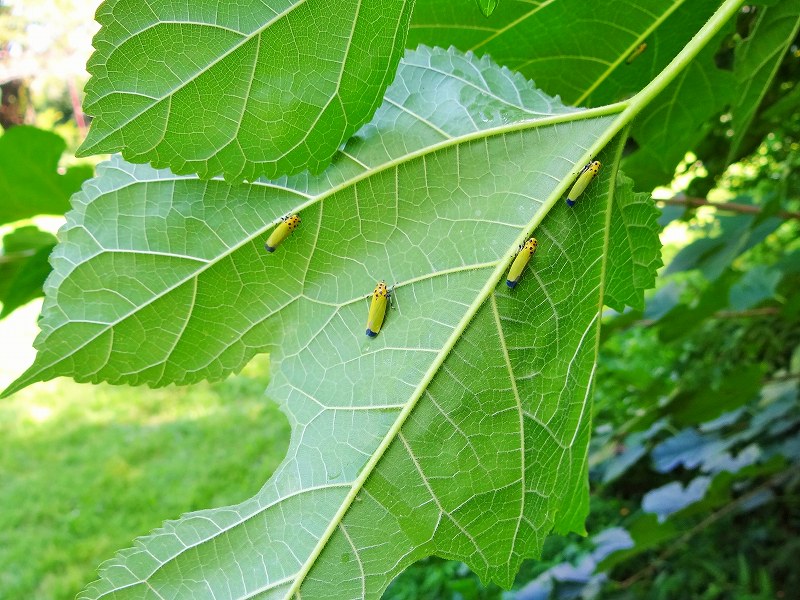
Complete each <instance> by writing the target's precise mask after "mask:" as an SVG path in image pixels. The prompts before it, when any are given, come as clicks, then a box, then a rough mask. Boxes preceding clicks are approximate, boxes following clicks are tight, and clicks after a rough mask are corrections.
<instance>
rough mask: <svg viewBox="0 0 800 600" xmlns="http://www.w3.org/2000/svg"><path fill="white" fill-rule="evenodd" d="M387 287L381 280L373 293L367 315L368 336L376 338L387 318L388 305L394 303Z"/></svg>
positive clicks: (390, 291)
mask: <svg viewBox="0 0 800 600" xmlns="http://www.w3.org/2000/svg"><path fill="white" fill-rule="evenodd" d="M393 290H394V288H392V289H391V290H390V289H389V288H388V287H387V286H386V282H385V281H383V280H381V281H379V282H378V285H376V286H375V291H374V292H372V302H370V305H369V314H368V315H367V335H368V336H369V337H375V336H376V335H378V333H379V332H380V330H381V326H382V325H383V320H384V318H385V317H386V305H387V304H389V305H391V303H392V291H393Z"/></svg>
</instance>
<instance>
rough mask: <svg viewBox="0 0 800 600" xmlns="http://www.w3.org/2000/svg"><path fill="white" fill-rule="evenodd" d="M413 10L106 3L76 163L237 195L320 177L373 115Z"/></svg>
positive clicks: (261, 2) (264, 2)
mask: <svg viewBox="0 0 800 600" xmlns="http://www.w3.org/2000/svg"><path fill="white" fill-rule="evenodd" d="M413 6H414V0H385V1H383V2H364V1H362V0H339V1H337V2H328V1H325V0H242V1H240V2H228V3H219V2H211V1H208V0H203V1H192V2H180V1H178V0H167V1H164V2H158V3H155V4H154V3H151V2H148V1H147V0H106V2H104V3H103V4H102V5H101V6H100V8H99V9H98V12H97V21H98V22H99V23H100V24H101V29H100V31H99V33H98V34H97V35H96V36H95V39H94V42H93V43H94V46H95V49H96V52H95V53H94V55H93V56H92V58H91V59H90V60H89V63H88V65H87V68H88V70H89V73H90V74H91V76H92V77H91V79H90V80H89V83H88V84H87V86H86V102H85V106H84V110H85V111H86V113H87V114H90V115H93V116H94V117H95V119H94V121H93V122H92V127H91V129H90V131H89V135H88V137H87V139H86V141H85V142H84V143H83V145H82V146H81V148H80V153H82V154H83V155H88V154H98V153H104V152H119V151H121V152H122V153H123V155H124V156H125V158H127V159H128V160H131V161H133V162H149V163H151V164H152V165H153V166H155V167H169V168H171V169H172V171H173V172H175V173H198V174H199V175H200V176H202V177H211V176H214V175H217V174H220V173H222V174H224V175H225V176H226V178H228V179H231V180H239V181H240V180H242V179H249V180H253V179H255V178H257V177H259V176H261V175H266V176H268V177H276V176H279V175H284V174H290V173H297V172H300V171H302V170H304V169H307V168H309V169H311V170H312V171H314V172H319V171H320V170H321V169H323V168H324V167H325V166H326V165H327V164H328V163H329V162H330V159H331V157H332V156H333V154H334V153H335V152H336V150H337V148H338V147H339V146H340V145H341V143H342V142H343V141H344V140H346V139H347V138H348V137H349V136H350V135H351V134H352V133H353V132H355V131H356V129H358V128H359V127H360V126H361V125H362V124H363V123H365V122H366V121H368V120H369V118H370V117H371V116H372V114H373V112H374V111H375V109H376V108H377V107H378V106H379V104H380V99H381V97H382V94H383V92H384V90H385V89H386V86H387V85H388V84H389V83H390V82H391V79H392V75H393V74H394V71H395V68H396V65H397V62H398V60H399V59H400V56H401V55H402V49H403V46H404V43H405V38H406V34H407V31H408V21H409V19H410V18H411V12H412V9H413ZM297 90H299V91H302V95H298V94H297V92H296V91H297Z"/></svg>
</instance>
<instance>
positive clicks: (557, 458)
mask: <svg viewBox="0 0 800 600" xmlns="http://www.w3.org/2000/svg"><path fill="white" fill-rule="evenodd" d="M621 109H622V107H614V108H613V109H599V110H591V111H578V112H576V111H574V110H573V109H570V108H567V107H564V106H563V105H561V104H560V103H559V102H557V101H555V100H553V99H552V98H549V97H547V96H545V95H544V94H543V93H541V92H539V91H538V90H536V89H535V88H534V87H533V86H532V85H531V84H530V83H528V82H527V81H526V80H524V78H522V77H520V76H518V75H514V74H512V73H511V72H509V71H507V70H505V69H500V68H498V67H497V66H495V65H494V64H492V63H491V62H489V61H488V60H486V59H482V60H479V59H477V58H475V57H473V56H471V55H467V56H464V55H461V54H458V53H456V52H454V51H450V52H445V51H441V50H434V51H429V50H426V49H422V50H420V51H419V52H416V53H411V54H409V55H408V56H407V57H406V58H405V59H404V61H403V62H402V63H401V66H400V69H399V72H398V79H397V81H396V83H395V84H394V85H393V86H392V87H391V88H390V89H389V90H388V92H387V97H386V100H385V102H384V104H383V106H382V108H381V109H380V110H379V111H378V113H377V114H376V117H375V119H374V120H373V122H372V123H371V124H370V125H368V126H367V127H365V128H364V129H362V130H361V132H360V133H359V134H358V135H357V136H356V137H355V138H354V139H353V140H351V142H350V143H349V144H348V146H347V147H346V148H345V149H344V150H343V152H342V153H341V154H340V155H339V156H338V157H337V159H336V160H335V162H334V164H333V165H332V166H331V167H330V168H329V169H328V170H327V171H326V172H325V173H324V174H323V175H322V176H320V177H310V176H307V175H302V176H297V177H293V178H289V179H282V180H280V181H274V182H260V183H256V184H253V185H230V184H228V183H225V182H223V181H219V180H212V181H202V180H198V179H196V178H189V177H181V176H177V175H173V174H172V173H170V172H168V171H154V170H153V169H151V168H149V167H146V166H134V165H130V164H128V163H125V162H124V161H122V160H120V159H118V158H115V159H113V160H112V161H111V162H110V163H107V164H105V165H102V166H101V167H100V168H99V177H98V178H97V179H95V180H93V181H92V182H91V183H90V184H88V185H87V186H86V187H85V189H84V192H83V193H82V194H80V195H78V196H76V198H75V201H74V206H75V210H74V211H73V212H71V213H70V214H69V215H68V224H67V226H66V228H65V229H64V230H63V231H62V232H61V243H60V244H59V247H58V248H57V250H56V251H55V253H54V256H53V264H54V267H55V271H54V274H53V276H52V277H51V279H50V280H49V281H48V283H47V286H46V288H47V289H46V292H47V299H46V306H45V308H44V311H43V317H42V320H41V322H40V324H41V326H42V334H41V336H40V338H39V340H38V341H37V347H38V348H39V355H38V357H37V360H36V363H35V364H34V366H33V367H32V368H31V370H29V371H28V373H26V374H25V375H24V376H23V378H22V379H21V380H20V381H18V382H17V383H16V384H15V385H14V387H13V388H11V390H9V391H12V390H13V389H18V388H19V387H20V386H22V385H25V384H27V383H30V382H32V381H35V380H39V379H44V378H49V377H54V376H57V375H61V374H69V375H72V376H74V377H76V378H77V379H80V380H86V381H99V380H108V381H112V382H116V383H122V382H127V383H138V384H141V383H148V384H150V385H164V384H167V383H170V382H178V383H188V382H190V381H196V380H198V379H201V378H210V379H215V378H219V377H222V376H224V375H226V374H228V373H230V372H232V371H236V370H238V369H239V368H241V367H242V365H243V364H244V363H245V362H247V360H248V359H249V358H250V357H251V356H253V355H254V354H255V353H257V352H270V353H271V356H272V360H273V365H274V376H273V379H272V382H271V384H270V385H271V388H270V393H271V395H272V396H273V397H275V398H278V399H280V401H281V402H282V404H283V406H284V408H285V410H286V412H287V413H288V415H289V417H290V421H291V422H292V424H293V427H294V431H293V437H292V442H291V446H290V449H289V451H288V454H287V458H286V459H285V461H284V463H283V465H282V466H281V468H279V469H278V471H277V472H276V474H275V475H274V477H273V478H272V479H271V480H270V481H269V482H268V483H267V484H266V485H265V486H264V488H263V489H262V490H261V492H259V494H258V495H256V496H255V497H254V498H252V499H250V500H248V501H246V502H244V503H242V504H240V505H237V506H233V507H228V508H222V509H216V510H209V511H202V512H200V513H195V514H191V515H187V516H185V517H184V518H183V519H181V520H179V521H176V522H173V523H168V524H167V525H166V526H165V527H164V528H163V529H162V530H159V531H157V532H155V533H154V534H153V535H151V536H149V537H147V538H144V539H142V540H140V541H139V542H138V544H137V546H136V548H134V549H132V550H129V551H126V552H123V553H121V554H120V555H119V556H117V557H116V558H115V559H113V560H112V561H111V562H109V563H107V564H106V566H105V567H104V568H103V570H102V579H101V580H100V581H98V582H97V583H95V584H93V585H92V586H90V587H89V588H88V589H87V590H86V591H85V592H84V594H83V597H84V598H98V597H102V596H106V595H113V597H115V598H129V597H130V598H133V597H148V595H154V596H156V597H158V596H161V597H169V596H173V597H174V596H176V595H177V596H190V595H206V596H209V597H211V596H214V597H217V598H245V597H253V596H255V595H258V596H259V597H263V598H272V597H276V598H277V597H287V596H290V595H292V594H294V593H295V592H296V593H297V595H298V596H299V595H300V594H302V596H303V597H305V598H326V597H330V598H337V599H340V598H348V597H376V596H377V595H378V594H380V592H381V590H383V589H384V588H385V587H386V585H388V583H389V582H390V581H391V579H392V577H393V576H394V575H396V574H397V573H398V572H399V571H400V570H401V569H402V568H404V567H405V566H406V565H407V564H409V563H410V562H412V561H414V560H415V559H417V558H419V557H421V556H426V555H429V554H438V555H442V556H451V557H459V558H462V559H464V560H466V561H467V562H468V564H469V565H470V566H471V567H472V568H473V569H475V571H476V572H478V573H479V574H480V575H481V576H482V577H484V578H486V579H492V580H495V581H498V582H500V583H502V584H504V585H508V584H509V583H510V582H511V580H512V578H513V575H514V573H515V572H516V569H517V567H518V565H519V562H520V561H521V560H522V558H524V557H526V556H532V555H535V554H536V553H537V552H538V551H539V549H540V548H541V544H542V542H543V540H544V537H545V536H546V535H547V533H548V532H549V531H550V530H552V529H555V530H556V531H559V532H566V531H583V521H584V518H585V515H586V512H587V510H588V486H587V479H586V468H587V467H586V451H587V443H588V435H589V426H590V416H591V406H590V402H589V393H590V389H591V381H592V374H593V371H594V361H595V355H596V343H597V329H598V323H599V314H600V310H601V308H602V305H603V289H604V286H605V279H606V277H605V275H606V273H607V272H609V270H608V269H607V267H606V264H607V263H606V253H605V250H606V249H608V250H609V255H610V254H613V253H615V254H616V255H617V256H624V252H620V251H618V250H613V249H614V248H615V247H616V246H618V245H620V244H622V245H623V246H624V247H626V248H627V247H630V241H631V240H634V241H635V242H636V245H637V246H641V247H644V248H649V249H650V250H649V252H650V254H651V255H656V254H657V249H658V242H657V229H656V227H652V228H651V229H644V228H639V229H636V230H634V231H625V232H624V235H613V236H612V234H611V231H612V230H611V223H610V219H611V215H612V210H611V206H612V203H614V202H616V201H617V200H616V196H615V190H616V181H617V177H616V175H617V173H616V167H615V165H616V163H617V162H618V159H619V155H620V154H621V145H622V138H621V137H619V136H618V137H617V138H616V140H617V141H616V142H615V143H614V144H612V146H610V149H609V150H607V151H604V152H602V153H600V155H599V158H600V159H601V160H602V161H603V162H604V163H605V164H606V167H605V168H604V170H603V171H601V176H600V177H599V178H598V180H597V181H595V182H594V183H593V184H592V185H591V186H590V187H589V189H588V190H587V192H586V193H585V195H584V197H582V198H581V199H580V200H579V202H578V204H577V205H576V206H575V207H574V208H569V207H567V206H566V204H565V203H564V202H563V200H562V197H563V192H564V191H565V189H566V188H567V186H568V185H569V184H570V183H571V181H572V179H573V178H574V176H575V174H576V173H577V171H578V170H579V169H580V168H581V167H582V165H583V164H584V163H585V161H586V160H587V159H588V158H589V157H590V156H594V155H595V154H596V153H597V152H598V149H599V146H600V145H603V144H605V142H606V141H607V140H610V139H611V138H612V137H613V135H614V133H615V132H616V131H618V130H619V129H620V128H621V127H622V122H621V117H619V116H616V115H615V111H620V110H621ZM619 201H620V202H622V203H624V204H628V203H636V202H640V201H641V198H636V197H634V196H633V195H631V194H626V195H624V196H620V200H619ZM648 202H649V200H648ZM615 210H616V209H615ZM618 210H619V211H620V212H622V213H628V208H627V207H626V206H620V207H618ZM288 212H299V213H300V214H301V215H302V219H303V223H302V225H301V226H300V228H298V229H297V231H296V232H295V233H294V234H293V235H292V236H291V237H290V238H289V239H288V240H287V241H286V242H284V244H283V245H281V246H280V247H279V248H278V250H277V251H276V252H275V253H274V254H267V253H266V252H264V251H263V248H262V244H263V241H264V237H265V234H266V233H267V232H268V231H269V230H270V229H271V228H272V227H273V225H274V224H275V223H276V222H277V220H278V219H279V218H280V216H281V215H284V214H286V213H288ZM634 212H635V211H634ZM534 230H535V235H536V236H537V237H538V239H539V240H540V246H539V253H538V254H537V255H536V256H535V257H534V259H533V261H532V263H531V265H530V266H529V268H528V271H527V272H526V273H525V276H524V278H523V280H522V282H521V283H520V284H519V286H517V288H516V289H515V290H513V291H511V290H508V289H507V288H506V286H505V282H504V279H505V273H506V270H507V267H508V264H509V262H510V260H511V258H512V257H513V255H514V252H515V249H516V246H517V244H519V243H520V242H521V241H523V240H524V239H525V238H526V237H527V236H528V235H530V232H531V231H534ZM614 231H619V230H618V229H616V228H615V229H614ZM618 273H619V277H622V278H625V277H629V279H628V285H629V286H630V287H633V286H634V283H633V277H634V276H633V275H632V274H631V275H626V274H625V273H626V271H625V270H624V269H623V270H620V271H618ZM381 278H385V279H387V280H388V281H389V283H396V284H397V285H396V288H395V292H394V298H395V305H396V310H393V311H390V314H389V315H388V317H387V320H386V324H385V325H384V328H383V329H382V331H381V332H380V334H379V336H378V337H377V338H375V339H374V340H372V339H369V338H367V337H366V336H365V335H364V328H365V319H366V312H367V295H368V294H369V293H370V292H371V290H372V287H373V286H374V284H375V281H376V280H378V279H381ZM623 285H624V284H623ZM637 293H638V294H641V290H638V292H637Z"/></svg>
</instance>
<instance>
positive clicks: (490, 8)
mask: <svg viewBox="0 0 800 600" xmlns="http://www.w3.org/2000/svg"><path fill="white" fill-rule="evenodd" d="M497 3H498V0H478V6H479V7H480V9H481V12H482V13H483V14H484V16H486V17H491V16H492V13H493V12H494V9H495V8H497Z"/></svg>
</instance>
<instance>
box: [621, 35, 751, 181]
mask: <svg viewBox="0 0 800 600" xmlns="http://www.w3.org/2000/svg"><path fill="white" fill-rule="evenodd" d="M725 33H726V32H724V31H723V32H722V33H720V34H719V35H718V36H717V39H716V40H714V41H712V42H710V43H709V44H708V45H707V46H706V47H705V48H704V49H703V51H702V52H700V54H699V55H698V56H697V58H696V59H695V60H694V61H692V62H691V63H690V64H689V65H688V66H687V68H686V69H685V70H684V71H683V72H682V73H681V74H680V76H679V77H678V78H677V79H676V80H675V81H673V82H672V84H671V85H670V86H669V87H667V89H665V90H664V91H663V92H662V93H661V94H660V95H659V97H658V99H657V100H656V101H655V102H653V103H652V104H650V105H649V106H648V107H647V109H646V110H645V111H643V112H642V114H641V115H640V116H639V118H638V119H637V120H636V121H635V122H634V124H633V127H632V129H631V136H632V137H633V138H634V139H635V140H636V141H637V142H638V145H639V147H638V149H637V150H636V151H635V152H634V153H633V154H631V155H630V156H628V157H627V158H626V159H625V162H624V168H625V172H626V173H627V174H628V175H630V176H631V177H632V178H633V180H634V181H635V182H636V187H637V189H643V190H652V189H653V188H654V187H656V186H658V185H661V184H667V183H669V182H670V181H672V179H673V177H674V175H675V167H677V165H678V163H680V162H681V161H682V160H683V159H684V157H685V156H686V151H687V149H689V148H693V147H694V146H695V145H696V144H697V143H698V142H700V141H701V140H702V139H703V138H704V137H705V136H706V135H707V134H708V133H709V131H711V129H712V128H713V127H714V125H715V123H716V122H717V121H718V119H717V118H716V117H717V115H718V114H719V113H720V111H721V110H722V109H723V108H724V107H725V106H726V105H727V104H729V103H730V102H731V101H732V100H733V98H734V96H735V94H736V91H737V90H736V80H735V78H734V76H733V74H732V73H731V72H730V71H723V70H722V69H719V68H718V67H717V65H716V62H715V55H716V52H717V49H718V47H719V42H720V40H721V39H722V37H723V36H724V35H725Z"/></svg>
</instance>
